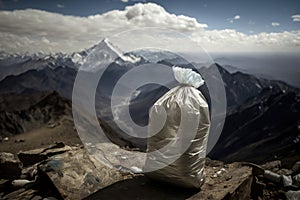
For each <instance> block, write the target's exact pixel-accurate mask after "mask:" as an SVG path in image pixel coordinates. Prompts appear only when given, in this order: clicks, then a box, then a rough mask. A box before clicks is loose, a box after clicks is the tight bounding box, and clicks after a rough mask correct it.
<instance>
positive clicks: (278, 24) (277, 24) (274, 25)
mask: <svg viewBox="0 0 300 200" xmlns="http://www.w3.org/2000/svg"><path fill="white" fill-rule="evenodd" d="M271 25H272V26H273V27H276V26H280V23H278V22H272V23H271Z"/></svg>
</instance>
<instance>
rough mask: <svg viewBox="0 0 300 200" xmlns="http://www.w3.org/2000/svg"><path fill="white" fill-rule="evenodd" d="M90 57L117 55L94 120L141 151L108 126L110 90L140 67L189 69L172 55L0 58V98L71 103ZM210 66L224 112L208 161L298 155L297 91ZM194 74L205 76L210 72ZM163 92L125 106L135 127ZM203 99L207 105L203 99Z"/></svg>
mask: <svg viewBox="0 0 300 200" xmlns="http://www.w3.org/2000/svg"><path fill="white" fill-rule="evenodd" d="M104 50H105V51H104ZM91 51H99V52H100V53H99V54H98V55H99V56H98V57H97V58H95V59H98V60H100V61H101V60H103V61H105V60H107V61H108V59H109V58H110V55H109V54H114V55H118V58H117V59H116V60H114V61H113V62H112V63H111V64H110V65H109V67H108V68H107V69H105V71H104V72H103V76H102V77H101V79H100V81H99V84H98V88H97V92H96V97H95V98H96V110H97V114H98V117H99V118H100V119H102V121H103V122H104V123H105V124H106V126H107V127H110V132H111V134H116V135H118V136H119V137H120V140H115V142H116V143H118V141H122V142H121V144H120V145H125V144H126V142H124V141H127V144H128V145H129V146H137V147H139V148H141V149H145V147H146V146H145V144H146V140H145V139H133V138H131V137H129V136H127V135H126V134H125V133H123V132H122V131H121V130H120V129H119V128H118V127H117V125H116V123H115V122H114V120H113V115H112V111H111V110H110V109H109V108H110V104H111V94H112V90H113V88H114V86H115V84H116V83H117V81H118V80H119V79H120V77H122V76H123V75H124V74H125V73H126V72H128V71H129V70H131V69H133V68H134V67H136V66H138V65H140V64H146V63H160V64H164V65H167V66H172V65H174V64H175V65H180V66H182V67H193V66H191V65H190V64H189V63H186V62H184V61H182V59H181V58H179V57H176V55H174V54H172V53H168V52H159V51H154V52H151V51H144V50H143V51H138V52H132V53H127V54H125V55H122V52H120V50H118V48H117V47H115V46H114V45H113V44H111V43H110V42H109V41H108V40H103V41H102V42H100V43H99V44H97V45H95V46H94V47H92V48H91V49H88V50H85V51H82V52H78V53H73V54H56V55H31V56H29V55H27V56H21V55H4V54H3V53H2V55H1V60H0V72H1V73H0V74H1V77H0V79H1V81H0V94H1V93H2V94H7V93H10V94H11V95H13V93H17V94H23V95H24V96H26V95H27V94H35V93H40V92H49V91H57V92H58V93H59V94H60V95H62V96H63V97H65V98H67V99H69V100H71V97H72V89H73V84H74V80H75V77H76V74H77V72H78V69H79V67H80V66H81V65H82V63H84V61H85V59H86V57H87V56H88V55H89V52H91ZM215 65H216V67H217V68H218V70H219V72H220V74H221V76H222V79H223V81H224V85H225V90H226V95H227V107H228V108H227V110H228V112H227V118H226V122H225V126H224V129H223V132H222V134H221V137H220V139H219V141H218V143H217V144H216V146H215V148H214V149H213V150H212V151H211V153H210V154H209V155H210V156H211V157H213V158H214V159H220V160H225V161H226V160H230V161H234V160H252V161H264V160H266V159H268V158H270V160H272V159H274V157H275V156H276V157H278V158H287V157H288V158H292V157H295V156H296V155H300V154H299V153H300V152H299V148H297V147H298V146H299V140H297V138H298V137H299V135H300V129H299V127H300V115H299V113H300V107H299V106H300V102H299V99H300V90H299V89H297V88H295V87H292V86H290V85H288V84H286V83H284V82H281V81H274V80H268V79H263V78H259V77H256V76H254V75H250V74H245V73H243V72H239V71H231V72H229V71H228V70H226V69H225V68H224V67H222V66H221V65H219V64H215ZM85 67H87V68H84V69H83V70H84V73H87V74H89V73H94V72H95V71H97V70H104V69H101V68H100V69H99V68H97V65H92V64H91V65H86V66H85ZM227 69H228V68H227ZM198 70H199V71H200V72H205V73H206V74H210V70H211V67H209V66H208V67H203V68H200V69H198ZM87 81H88V80H87ZM200 90H201V91H202V92H203V93H206V92H208V91H207V88H206V86H204V87H202V88H200ZM166 91H167V89H166V88H165V87H162V86H159V85H146V86H144V87H142V88H139V93H138V94H137V95H136V96H135V97H133V98H132V99H131V100H130V105H127V106H129V108H130V114H131V116H132V119H133V120H134V121H135V122H136V123H138V124H140V125H146V124H147V123H148V110H149V108H150V107H151V106H152V105H153V103H154V102H155V101H156V100H157V99H158V98H160V97H161V96H162V95H163V94H164V93H165V92H166ZM205 96H206V98H207V100H208V101H210V99H209V96H208V94H205ZM120 98H122V97H120ZM124 98H125V97H124ZM124 106H126V105H124ZM3 109H4V110H5V108H3ZM26 112H27V111H26ZM28 112H29V111H28ZM2 119H3V121H7V120H9V119H8V118H7V117H5V116H2ZM22 130H23V129H22ZM24 130H26V129H24ZM112 130H114V131H112ZM9 132H10V133H11V134H13V133H17V132H18V133H19V132H20V131H17V132H16V131H10V129H8V128H5V127H2V134H3V133H6V134H8V133H9ZM112 132H114V133H112ZM114 138H115V136H114ZM257 154H260V156H258V155H257ZM298 159H299V158H298Z"/></svg>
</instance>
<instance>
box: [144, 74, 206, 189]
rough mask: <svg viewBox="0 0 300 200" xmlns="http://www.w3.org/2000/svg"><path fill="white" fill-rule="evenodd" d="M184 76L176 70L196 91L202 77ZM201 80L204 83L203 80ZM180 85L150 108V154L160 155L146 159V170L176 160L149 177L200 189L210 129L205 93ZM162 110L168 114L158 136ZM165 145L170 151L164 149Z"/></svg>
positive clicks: (202, 181)
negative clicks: (194, 81)
mask: <svg viewBox="0 0 300 200" xmlns="http://www.w3.org/2000/svg"><path fill="white" fill-rule="evenodd" d="M173 69H174V68H173ZM181 72H182V71H180V69H179V70H178V69H176V68H175V70H174V74H175V76H177V78H178V77H179V79H180V80H197V81H198V83H197V84H196V85H195V87H197V86H198V85H199V83H200V82H201V81H200V79H199V77H196V76H194V75H192V77H185V76H189V75H191V74H192V73H190V72H188V73H185V74H179V73H181ZM185 72H186V71H185ZM193 73H195V72H193ZM195 77H196V79H194V78H195ZM200 77H201V76H200ZM177 78H176V79H177ZM177 80H178V79H177ZM201 80H202V81H203V79H202V78H201ZM203 82H204V81H203ZM181 84H183V85H180V86H177V87H175V88H173V89H171V90H170V91H168V92H167V93H166V94H165V95H164V96H162V97H161V98H160V99H159V100H158V101H157V102H155V104H154V105H153V107H152V108H151V111H150V114H149V126H148V134H149V135H153V136H152V137H149V138H148V141H147V150H148V152H155V151H157V153H156V154H154V156H153V155H152V157H151V158H150V157H147V159H146V164H145V167H147V170H148V171H151V170H149V169H151V167H152V168H156V167H157V166H160V165H163V164H164V163H167V162H169V161H170V160H171V159H172V158H173V157H177V159H176V160H174V162H172V163H171V164H169V165H167V164H166V166H165V167H163V168H161V169H159V170H156V171H152V172H149V173H148V174H147V175H148V176H149V177H150V178H153V179H157V180H161V181H164V182H170V183H172V184H175V185H179V186H183V187H189V188H199V187H201V185H202V184H203V183H204V178H205V175H204V165H205V156H206V146H207V138H208V133H209V128H210V117H209V109H208V105H207V102H206V100H205V98H204V96H203V95H202V93H201V92H200V91H199V90H197V89H196V88H194V87H192V86H191V85H193V83H192V82H188V84H187V82H186V81H183V82H181ZM202 84H203V83H202ZM162 109H164V110H165V115H166V117H165V122H164V124H163V127H162V129H160V130H158V133H156V134H155V132H157V127H158V126H160V125H159V123H161V118H162V117H161V115H162V112H161V110H162ZM183 116H184V117H183ZM193 124H196V126H195V127H196V128H195V133H192V131H193V130H192V128H190V127H193V126H194V125H193ZM166 145H167V146H168V150H166V149H164V147H165V146H166ZM185 147H186V148H185ZM162 149H164V150H162Z"/></svg>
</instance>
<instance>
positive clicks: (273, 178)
mask: <svg viewBox="0 0 300 200" xmlns="http://www.w3.org/2000/svg"><path fill="white" fill-rule="evenodd" d="M264 177H265V178H266V179H268V180H270V181H272V182H274V183H280V181H281V176H280V175H279V174H277V173H274V172H271V171H269V170H265V173H264Z"/></svg>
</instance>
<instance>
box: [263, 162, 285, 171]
mask: <svg viewBox="0 0 300 200" xmlns="http://www.w3.org/2000/svg"><path fill="white" fill-rule="evenodd" d="M262 167H263V168H264V169H265V170H272V171H276V170H279V169H280V168H281V161H280V160H275V161H271V162H268V163H266V164H264V165H262Z"/></svg>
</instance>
